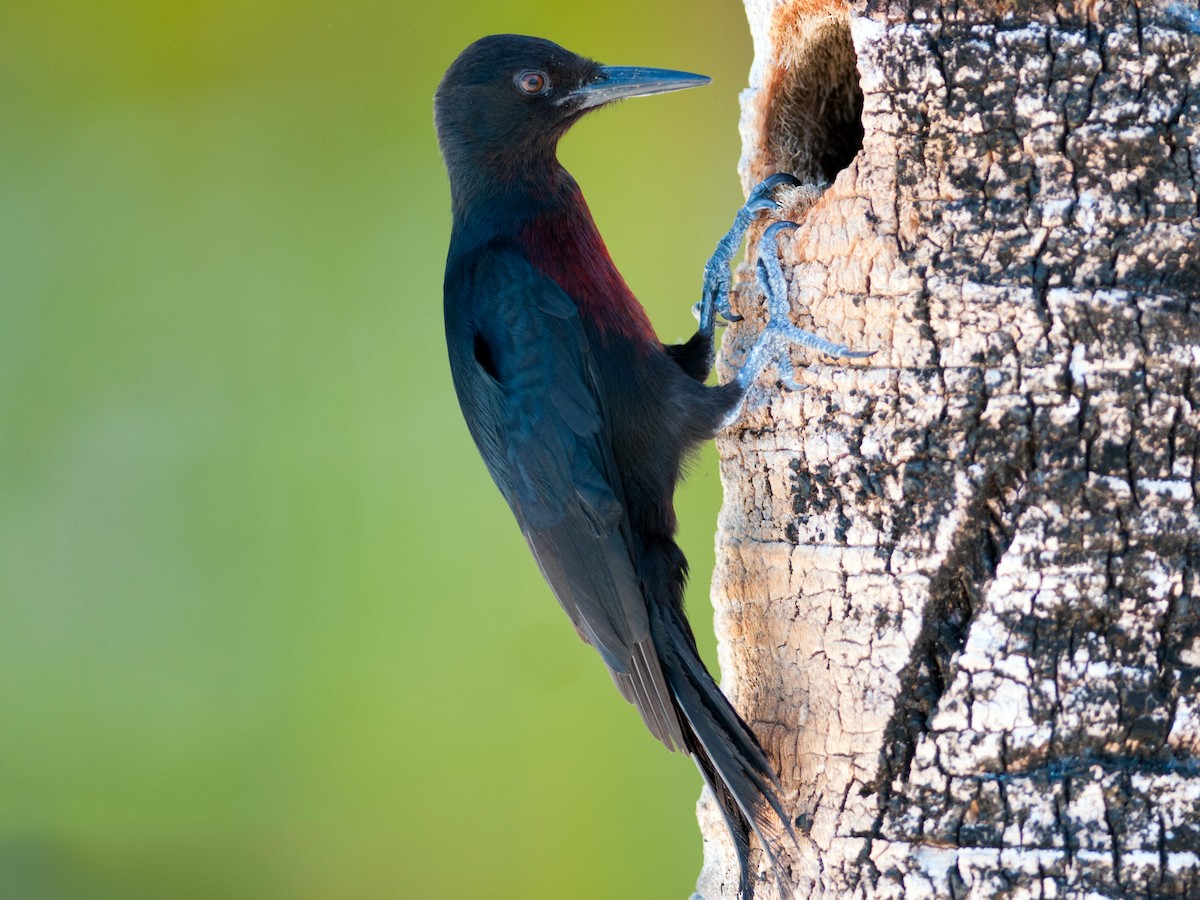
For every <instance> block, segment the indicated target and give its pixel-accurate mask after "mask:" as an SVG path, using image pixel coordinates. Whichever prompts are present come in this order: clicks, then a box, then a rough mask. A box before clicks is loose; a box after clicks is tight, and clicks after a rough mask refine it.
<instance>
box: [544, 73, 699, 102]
mask: <svg viewBox="0 0 1200 900" xmlns="http://www.w3.org/2000/svg"><path fill="white" fill-rule="evenodd" d="M600 72H601V76H600V78H598V79H597V80H596V81H593V82H592V83H591V84H585V85H584V86H583V87H581V88H577V89H576V90H573V91H571V93H569V94H567V95H566V96H564V97H563V98H562V101H561V102H563V103H570V104H572V105H573V106H575V107H576V108H577V109H591V108H592V107H593V106H603V105H604V104H605V103H611V102H612V101H614V100H623V99H624V98H626V97H641V96H643V95H644V94H665V93H667V92H668V91H682V90H683V89H684V88H691V87H700V85H702V84H708V83H709V82H710V81H712V79H711V78H709V77H708V76H707V75H694V74H692V73H691V72H676V71H673V70H672V69H643V68H640V67H638V66H601V67H600Z"/></svg>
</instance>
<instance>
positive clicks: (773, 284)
mask: <svg viewBox="0 0 1200 900" xmlns="http://www.w3.org/2000/svg"><path fill="white" fill-rule="evenodd" d="M797 227H799V226H798V225H797V224H796V223H795V222H775V223H774V224H773V225H771V226H769V227H768V228H767V230H766V231H764V232H763V236H762V239H761V240H760V241H759V244H758V266H757V274H758V283H759V285H760V286H761V287H762V289H763V292H764V293H765V294H766V296H767V324H766V326H764V328H763V330H762V333H761V334H760V335H759V336H758V339H757V340H756V341H755V342H754V346H752V347H751V348H750V351H749V353H747V354H746V358H745V360H744V361H743V362H742V365H741V366H740V367H739V369H738V372H737V376H736V377H737V382H738V384H739V385H741V386H742V388H743V389H745V388H749V387H750V385H751V384H753V383H754V381H755V380H756V379H757V378H758V376H759V375H761V374H762V371H763V369H765V368H766V367H767V366H768V365H770V364H772V363H774V364H775V368H776V369H778V371H779V380H780V382H781V383H782V384H783V385H784V386H785V387H787V388H789V389H791V390H799V389H800V387H801V385H799V384H797V383H796V377H795V376H796V371H795V368H794V367H793V366H792V357H791V352H790V350H791V347H792V346H793V345H795V344H799V345H800V346H802V347H809V348H811V349H813V350H816V351H818V352H820V353H824V354H826V355H827V356H835V357H838V358H841V359H864V358H866V357H868V356H872V355H874V353H875V351H874V350H851V349H850V348H849V347H847V346H846V345H845V344H838V343H835V342H833V341H829V340H826V339H825V338H823V337H821V336H820V335H816V334H813V333H812V332H811V331H805V330H804V329H803V328H800V327H798V326H796V325H793V324H792V323H791V321H790V319H789V318H788V309H789V304H788V286H787V279H785V278H784V277H783V269H782V268H781V267H780V265H779V245H778V240H779V238H778V235H779V232H781V231H783V230H785V229H788V228H797Z"/></svg>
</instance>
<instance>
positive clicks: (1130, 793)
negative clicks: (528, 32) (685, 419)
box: [697, 0, 1200, 900]
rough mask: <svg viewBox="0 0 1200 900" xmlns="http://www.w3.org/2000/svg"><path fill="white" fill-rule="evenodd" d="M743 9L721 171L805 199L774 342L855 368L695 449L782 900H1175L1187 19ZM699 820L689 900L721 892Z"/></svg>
mask: <svg viewBox="0 0 1200 900" xmlns="http://www.w3.org/2000/svg"><path fill="white" fill-rule="evenodd" d="M747 7H748V13H749V16H750V21H751V29H752V32H753V33H754V37H755V50H756V59H755V64H754V69H753V70H752V73H751V86H750V88H749V90H748V91H747V92H746V94H745V95H744V97H743V120H742V132H743V139H744V150H745V152H744V156H743V160H742V174H743V179H744V181H745V183H746V185H747V186H749V185H751V184H753V183H754V182H756V181H757V180H759V179H760V178H761V177H763V176H765V175H767V174H770V173H771V172H774V171H780V170H787V169H789V168H790V169H792V170H799V172H800V174H801V175H802V176H803V177H805V178H806V179H808V180H811V181H813V182H814V183H817V184H819V185H820V188H821V190H823V193H821V194H820V196H819V198H818V199H816V202H815V203H811V196H810V199H809V203H811V205H810V206H808V208H807V209H796V210H793V215H799V216H800V217H801V227H800V228H799V229H798V230H796V231H795V232H794V233H793V237H792V239H791V240H790V242H785V243H784V247H783V261H784V265H785V271H787V273H788V275H789V282H790V296H791V299H792V303H793V317H794V319H795V321H796V322H797V323H798V324H800V325H802V326H804V327H807V328H809V329H811V330H814V331H817V332H818V333H820V334H822V335H824V336H827V337H830V338H832V339H834V340H837V341H840V342H843V343H848V344H850V345H852V346H854V347H856V348H860V349H875V350H877V351H878V352H877V354H876V355H875V356H874V357H871V358H870V359H869V360H866V361H856V362H849V363H847V362H838V361H832V360H828V359H819V358H818V359H807V360H806V359H803V358H802V357H801V356H799V355H797V362H798V363H807V366H806V367H804V366H798V367H797V371H798V372H800V373H801V374H800V376H799V377H800V380H801V381H802V382H803V383H804V384H805V385H806V387H805V389H804V390H801V391H795V392H781V391H779V390H778V386H777V385H776V384H774V383H772V382H771V381H770V378H769V376H768V377H764V379H762V380H761V381H760V384H759V385H758V386H757V387H756V388H755V389H754V391H753V393H752V396H751V402H750V403H749V405H748V411H747V414H746V415H745V416H743V418H742V419H741V420H740V421H739V422H738V423H737V424H736V425H735V426H734V427H733V428H732V429H730V430H729V431H728V432H727V433H726V434H725V435H723V436H722V438H721V439H720V441H719V448H720V451H721V455H722V478H723V482H724V485H725V490H726V501H725V506H724V508H723V510H722V514H721V520H720V531H719V534H718V540H717V545H718V563H717V571H716V573H715V575H714V588H713V595H714V603H715V605H716V607H717V630H718V637H719V639H720V651H719V652H720V661H721V667H722V672H723V673H724V682H723V684H724V686H725V688H726V689H727V691H728V692H729V693H730V695H731V697H732V699H733V700H734V703H735V705H737V707H738V708H739V709H740V710H741V711H742V712H743V714H744V715H745V716H746V718H747V720H748V721H749V722H751V724H752V725H754V726H755V728H756V730H757V732H758V734H759V736H760V738H761V739H762V741H763V743H764V746H765V747H766V748H767V750H768V752H769V754H770V755H771V757H772V759H773V760H775V761H776V763H777V764H778V766H779V769H780V773H781V777H782V779H783V782H784V785H785V788H786V789H787V791H788V802H789V803H790V805H791V808H792V810H793V812H794V815H795V817H796V821H797V823H798V825H799V826H800V828H799V830H800V833H801V841H800V847H799V848H798V849H797V853H796V854H795V856H794V858H793V859H791V860H789V864H790V865H791V867H792V871H793V874H794V875H795V876H796V878H797V880H798V881H799V882H800V883H801V885H802V894H801V895H802V896H812V897H819V896H825V897H853V896H859V897H905V896H907V897H919V896H947V897H949V896H954V897H967V896H969V897H1001V896H1003V897H1012V896H1058V897H1071V896H1099V897H1140V896H1146V897H1150V896H1155V897H1159V896H1161V897H1190V896H1200V760H1198V759H1197V756H1196V754H1197V752H1198V750H1200V605H1198V603H1200V575H1198V572H1200V437H1198V435H1200V392H1198V390H1197V388H1196V386H1195V384H1194V373H1195V372H1196V371H1197V370H1200V36H1198V34H1197V32H1198V31H1200V28H1196V27H1194V25H1195V22H1194V21H1193V20H1192V19H1189V18H1188V14H1187V11H1186V10H1181V9H1180V8H1179V6H1178V5H1174V4H1153V3H1141V4H1137V3H1132V2H1118V3H1103V4H1102V3H1053V4H1051V3H1034V4H1013V3H1003V2H982V0H976V2H960V3H957V4H941V3H933V2H919V0H896V2H866V0H862V2H858V3H854V4H845V3H836V2H819V0H794V2H784V3H776V2H770V0H748V2H747ZM847 47H849V48H851V49H852V51H853V55H852V57H850V60H851V62H853V64H854V66H853V70H851V69H848V68H847V66H846V64H845V63H846V59H847V57H846V55H845V52H844V51H845V49H846V48H847ZM822 78H825V79H827V83H821V82H820V79H822ZM858 105H860V106H861V149H860V148H859V146H858V140H859V138H858V136H857V132H856V131H855V129H854V128H853V127H852V125H851V124H848V120H847V112H848V111H850V112H854V113H855V114H857V107H858ZM806 127H807V128H809V129H810V132H809V133H802V134H797V133H794V132H795V130H797V129H805V128H806ZM810 194H811V192H810ZM751 243H752V246H751V250H750V253H751V255H753V253H754V248H753V241H752V242H751ZM734 300H735V307H736V309H737V310H738V311H739V312H740V313H742V314H743V315H744V316H746V322H745V323H743V324H740V325H738V326H735V327H733V328H731V329H730V334H729V335H728V337H727V339H726V341H725V346H724V348H723V358H724V359H725V360H736V358H737V357H738V354H739V353H740V352H741V350H742V349H743V348H744V347H745V346H746V344H747V342H748V341H750V340H752V339H753V336H754V332H755V331H756V329H757V328H758V327H759V324H760V323H761V315H762V313H761V307H762V298H761V297H760V296H759V295H758V293H757V288H756V287H755V285H754V283H753V280H752V279H750V278H749V277H745V272H743V278H742V279H741V281H740V284H739V287H738V289H737V291H736V293H735V298H734ZM701 823H702V828H703V831H704V834H705V839H706V866H705V869H704V872H703V873H702V875H701V878H700V882H699V885H698V888H697V892H698V894H699V895H700V896H702V897H704V898H706V900H717V898H719V897H732V896H734V894H733V892H732V891H733V887H734V886H735V885H736V878H735V877H733V876H732V871H733V870H732V867H731V865H732V857H731V856H730V855H729V853H728V852H726V848H725V845H724V841H725V838H724V835H723V830H722V829H723V825H722V824H721V823H720V821H719V818H714V816H713V814H712V811H711V810H707V811H706V807H705V803H704V802H703V801H702V803H701ZM759 896H760V897H762V898H772V897H774V896H775V888H774V886H773V884H772V882H771V881H770V879H769V878H764V880H763V881H762V882H761V887H760V888H759Z"/></svg>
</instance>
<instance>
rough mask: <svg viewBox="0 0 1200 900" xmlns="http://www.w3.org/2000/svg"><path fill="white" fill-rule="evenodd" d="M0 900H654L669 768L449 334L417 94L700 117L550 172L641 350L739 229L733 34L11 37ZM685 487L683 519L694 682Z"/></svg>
mask: <svg viewBox="0 0 1200 900" xmlns="http://www.w3.org/2000/svg"><path fill="white" fill-rule="evenodd" d="M0 19H2V25H3V27H2V28H0V98H3V109H4V120H5V121H4V123H3V125H0V721H2V723H3V725H2V726H0V728H2V735H0V896H2V897H13V898H18V897H20V898H30V900H39V898H41V900H57V898H71V900H74V898H80V900H85V898H86V900H92V898H109V897H112V898H123V900H124V898H141V897H146V898H193V897H195V898H202V897H204V898H209V897H221V898H276V897H278V898H299V900H309V898H311V900H326V898H425V897H430V898H448V900H449V898H540V897H546V898H551V897H553V898H574V900H588V898H597V900H598V898H613V897H634V898H641V897H647V898H649V897H668V896H674V897H682V896H686V894H687V892H688V891H689V889H690V885H691V881H692V879H693V877H694V875H695V872H696V870H697V869H698V866H699V862H700V846H699V838H698V836H697V834H696V830H695V820H694V812H693V805H694V802H695V799H696V796H697V795H698V792H699V787H700V784H699V778H698V776H697V774H696V772H695V769H694V767H693V766H692V765H691V764H690V763H689V762H688V761H687V760H686V759H685V758H683V757H681V756H678V755H674V756H673V755H671V754H668V753H666V752H665V751H663V750H662V748H661V747H659V746H658V745H657V744H655V743H654V741H653V740H652V739H651V738H650V737H649V736H648V734H646V732H645V730H644V728H643V726H642V725H641V722H640V720H639V719H638V717H637V715H636V713H635V712H634V711H633V710H632V708H630V707H628V706H627V705H626V704H624V703H623V702H622V701H621V700H620V698H619V697H618V695H617V694H616V692H615V691H614V690H613V688H612V685H611V683H610V682H609V680H608V678H607V675H606V674H605V672H604V669H603V666H602V665H601V664H600V662H599V660H598V659H597V658H596V656H595V654H594V652H593V651H592V650H591V649H590V648H588V647H586V646H585V645H583V644H582V643H581V642H580V641H578V640H577V639H576V637H575V635H574V632H573V631H572V629H571V627H570V625H569V623H568V621H567V619H566V617H565V616H564V615H563V614H562V612H561V611H560V610H559V608H558V606H557V604H556V603H555V602H554V600H553V598H552V597H551V595H550V593H549V591H548V590H547V588H546V587H545V586H544V584H543V583H542V581H541V579H540V577H539V575H538V573H537V570H536V568H535V567H534V565H533V563H532V560H531V559H530V558H529V554H528V551H527V549H526V547H525V544H524V541H523V540H522V539H521V537H520V534H519V533H518V531H517V529H516V527H515V525H514V524H513V523H512V521H511V517H510V516H509V513H508V510H507V508H506V507H505V506H504V503H503V501H502V500H501V498H500V496H499V494H498V493H497V492H496V491H495V489H494V488H493V486H492V485H491V483H490V481H489V480H488V477H487V474H486V472H485V471H484V468H483V466H482V464H481V463H480V462H479V461H478V459H477V457H476V455H475V451H474V448H473V447H472V446H471V443H470V439H469V437H468V435H467V433H466V429H465V427H464V426H463V424H462V420H461V417H460V415H459V412H458V409H457V405H456V403H455V401H454V397H453V391H452V388H451V385H450V378H449V371H448V367H447V364H446V359H445V348H444V344H443V339H442V322H441V316H442V311H441V275H442V261H443V258H444V253H445V246H446V241H447V237H448V232H449V215H448V206H449V201H448V190H447V186H446V183H445V174H444V171H443V170H442V167H441V163H440V160H439V158H438V155H437V147H436V144H435V141H434V137H433V129H432V110H431V97H432V94H433V90H434V87H435V85H436V83H437V80H438V78H439V77H440V75H441V72H442V71H443V70H444V69H445V67H446V65H447V64H448V63H449V62H450V61H451V60H452V59H453V57H454V56H455V55H456V54H457V52H458V51H459V50H461V49H462V48H463V47H464V46H466V44H468V43H469V42H470V41H472V40H474V39H475V38H477V37H479V36H481V35H483V34H487V33H490V32H496V31H514V32H521V33H531V34H540V35H542V36H545V37H549V38H552V39H554V40H557V41H559V42H560V43H563V44H564V45H566V46H568V47H570V48H572V49H575V50H578V51H579V52H582V53H585V54H587V55H590V56H593V57H595V58H597V59H600V60H601V61H604V62H610V63H615V64H633V65H658V66H666V67H671V68H680V69H686V70H690V71H700V72H704V73H706V74H710V75H712V76H714V78H715V81H714V84H713V85H712V86H710V87H708V88H705V89H702V90H696V91H689V92H685V93H682V94H676V95H671V96H668V97H658V98H649V99H639V100H636V101H631V102H629V103H625V104H621V105H620V106H619V108H617V109H613V110H607V111H603V112H600V113H598V114H596V115H595V116H593V117H591V118H590V119H588V120H587V121H586V122H584V123H583V124H582V125H581V126H580V127H579V128H578V129H577V130H576V132H574V133H573V134H571V135H570V136H568V138H567V140H566V141H565V142H564V145H563V147H562V153H561V156H562V158H563V160H564V162H565V163H566V164H567V166H568V168H570V169H571V170H572V171H573V173H574V174H575V175H576V177H577V179H578V180H579V181H580V183H581V184H582V185H583V187H584V190H585V193H586V194H587V196H588V197H589V200H590V201H591V204H592V208H593V211H594V213H595V215H596V218H597V220H598V222H599V224H600V227H601V230H602V231H603V232H604V233H605V235H606V236H607V238H608V242H609V247H610V249H611V251H612V253H613V255H614V257H615V258H616V260H617V262H618V264H619V265H620V266H621V268H622V270H623V271H624V272H625V274H626V277H627V279H628V280H629V282H630V283H631V285H632V286H633V288H634V290H635V292H637V293H638V295H639V296H640V297H642V298H643V300H644V302H645V303H646V305H647V307H648V308H649V310H650V314H651V318H652V319H653V320H654V322H655V324H656V326H657V327H658V329H659V333H660V334H661V335H662V337H663V338H664V339H668V340H675V339H679V338H683V337H686V336H687V335H688V334H690V332H691V331H692V330H693V329H694V320H693V319H692V318H691V315H690V312H689V309H690V306H691V304H692V303H693V302H694V300H696V299H697V298H698V286H699V280H700V272H701V267H702V265H703V262H704V258H705V256H706V255H707V253H708V252H709V251H710V250H711V249H712V246H713V243H714V242H715V240H716V238H717V237H718V236H719V234H720V233H721V231H722V230H723V229H724V228H725V227H726V226H727V224H728V222H729V219H730V216H731V215H732V213H733V211H734V209H735V207H736V205H737V204H738V203H739V202H740V199H741V195H740V192H739V188H738V183H737V179H736V175H735V163H736V159H737V156H738V153H739V143H738V137H737V129H736V121H737V99H736V98H737V92H738V90H739V89H740V87H741V86H742V84H743V83H744V80H745V77H746V70H747V68H748V65H749V60H750V41H749V36H748V33H747V30H746V26H745V22H744V18H743V12H742V9H741V6H740V5H739V4H737V3H733V2H704V3H699V4H695V3H682V2H677V3H668V4H645V3H640V2H633V0H617V2H610V3H605V4H602V5H601V4H594V5H593V4H554V3H546V2H536V0H535V2H532V3H529V2H526V3H503V2H483V0H478V2H455V3H452V4H449V5H444V6H442V5H437V4H408V3H396V2H389V3H384V2H378V0H358V2H350V3H333V2H329V0H311V2H282V0H265V2H255V3H244V2H232V0H224V2H192V0H180V2H176V3H170V4H167V3H161V2H151V0H125V2H115V3H107V4H100V3H91V4H89V3H82V2H75V3H71V2H60V3H55V2H48V3H45V4H41V5H36V4H21V3H17V4H11V5H10V7H9V8H7V9H6V11H5V13H4V14H3V16H2V17H0ZM718 504H719V484H718V481H717V477H716V471H715V462H714V458H713V455H712V453H711V450H710V451H709V452H708V453H707V454H706V455H705V456H704V457H702V459H701V460H699V461H698V463H697V465H696V467H695V469H694V472H693V475H692V478H691V479H690V481H689V483H688V486H687V487H686V488H685V489H684V490H683V491H682V492H681V495H680V498H679V511H680V518H681V521H682V524H683V540H684V544H685V550H686V551H687V553H688V556H689V558H690V559H691V560H692V562H693V580H694V584H693V585H692V588H691V592H690V604H691V607H692V609H693V619H694V620H695V621H696V622H697V625H698V630H699V631H700V632H701V633H702V634H704V633H705V632H709V634H708V636H707V637H706V638H703V639H702V640H703V642H704V644H705V652H706V653H707V654H708V657H709V659H710V662H712V661H713V656H712V647H711V630H710V626H709V624H708V622H709V620H710V617H711V616H710V608H709V605H708V599H707V595H708V581H709V575H710V571H711V565H712V535H713V531H714V529H715V516H716V511H717V507H718Z"/></svg>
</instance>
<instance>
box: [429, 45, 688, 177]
mask: <svg viewBox="0 0 1200 900" xmlns="http://www.w3.org/2000/svg"><path fill="white" fill-rule="evenodd" d="M710 80H711V79H709V78H708V77H707V76H704V75H693V74H691V73H689V72H675V71H672V70H670V69H646V68H637V67H632V66H602V65H600V64H599V63H596V62H593V61H592V60H590V59H587V58H585V57H582V56H579V55H578V54H576V53H572V52H571V51H569V50H566V49H564V48H563V47H560V46H559V45H558V44H555V43H553V42H552V41H547V40H543V39H541V38H534V37H524V36H522V35H515V34H494V35H490V36H489V37H485V38H480V39H479V40H478V41H476V42H475V43H473V44H471V46H469V47H467V49H466V50H464V51H463V52H462V53H461V54H459V56H458V58H457V59H456V60H455V61H454V62H453V63H452V64H451V65H450V68H449V69H447V70H446V74H445V75H444V76H443V78H442V81H441V83H440V84H439V85H438V88H437V93H436V94H435V96H434V122H435V125H436V127H437V135H438V144H439V146H440V147H441V151H442V158H443V159H444V160H445V161H446V167H447V169H448V170H449V172H450V181H451V185H452V188H453V189H454V190H455V192H456V193H457V192H458V191H459V190H461V189H463V188H465V187H466V186H467V184H469V183H471V182H473V181H479V180H480V179H481V178H482V179H490V180H492V181H496V180H499V181H501V182H504V181H512V180H517V179H522V176H529V177H532V178H537V177H539V173H540V175H541V176H542V177H544V176H545V174H546V172H547V171H548V170H549V169H550V168H553V167H554V166H556V162H555V150H556V148H557V146H558V141H559V138H561V137H562V136H563V134H565V133H566V131H567V129H568V128H570V126H571V125H572V124H573V123H574V122H576V121H577V120H578V119H579V118H580V116H582V115H583V114H584V113H585V112H587V111H588V110H591V109H596V108H598V107H600V106H604V105H606V104H608V103H612V102H613V101H615V100H621V99H624V98H626V97H638V96H642V95H645V94H661V93H665V92H667V91H678V90H682V89H684V88H689V87H697V86H699V85H702V84H707V83H708V82H709V81H710Z"/></svg>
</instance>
